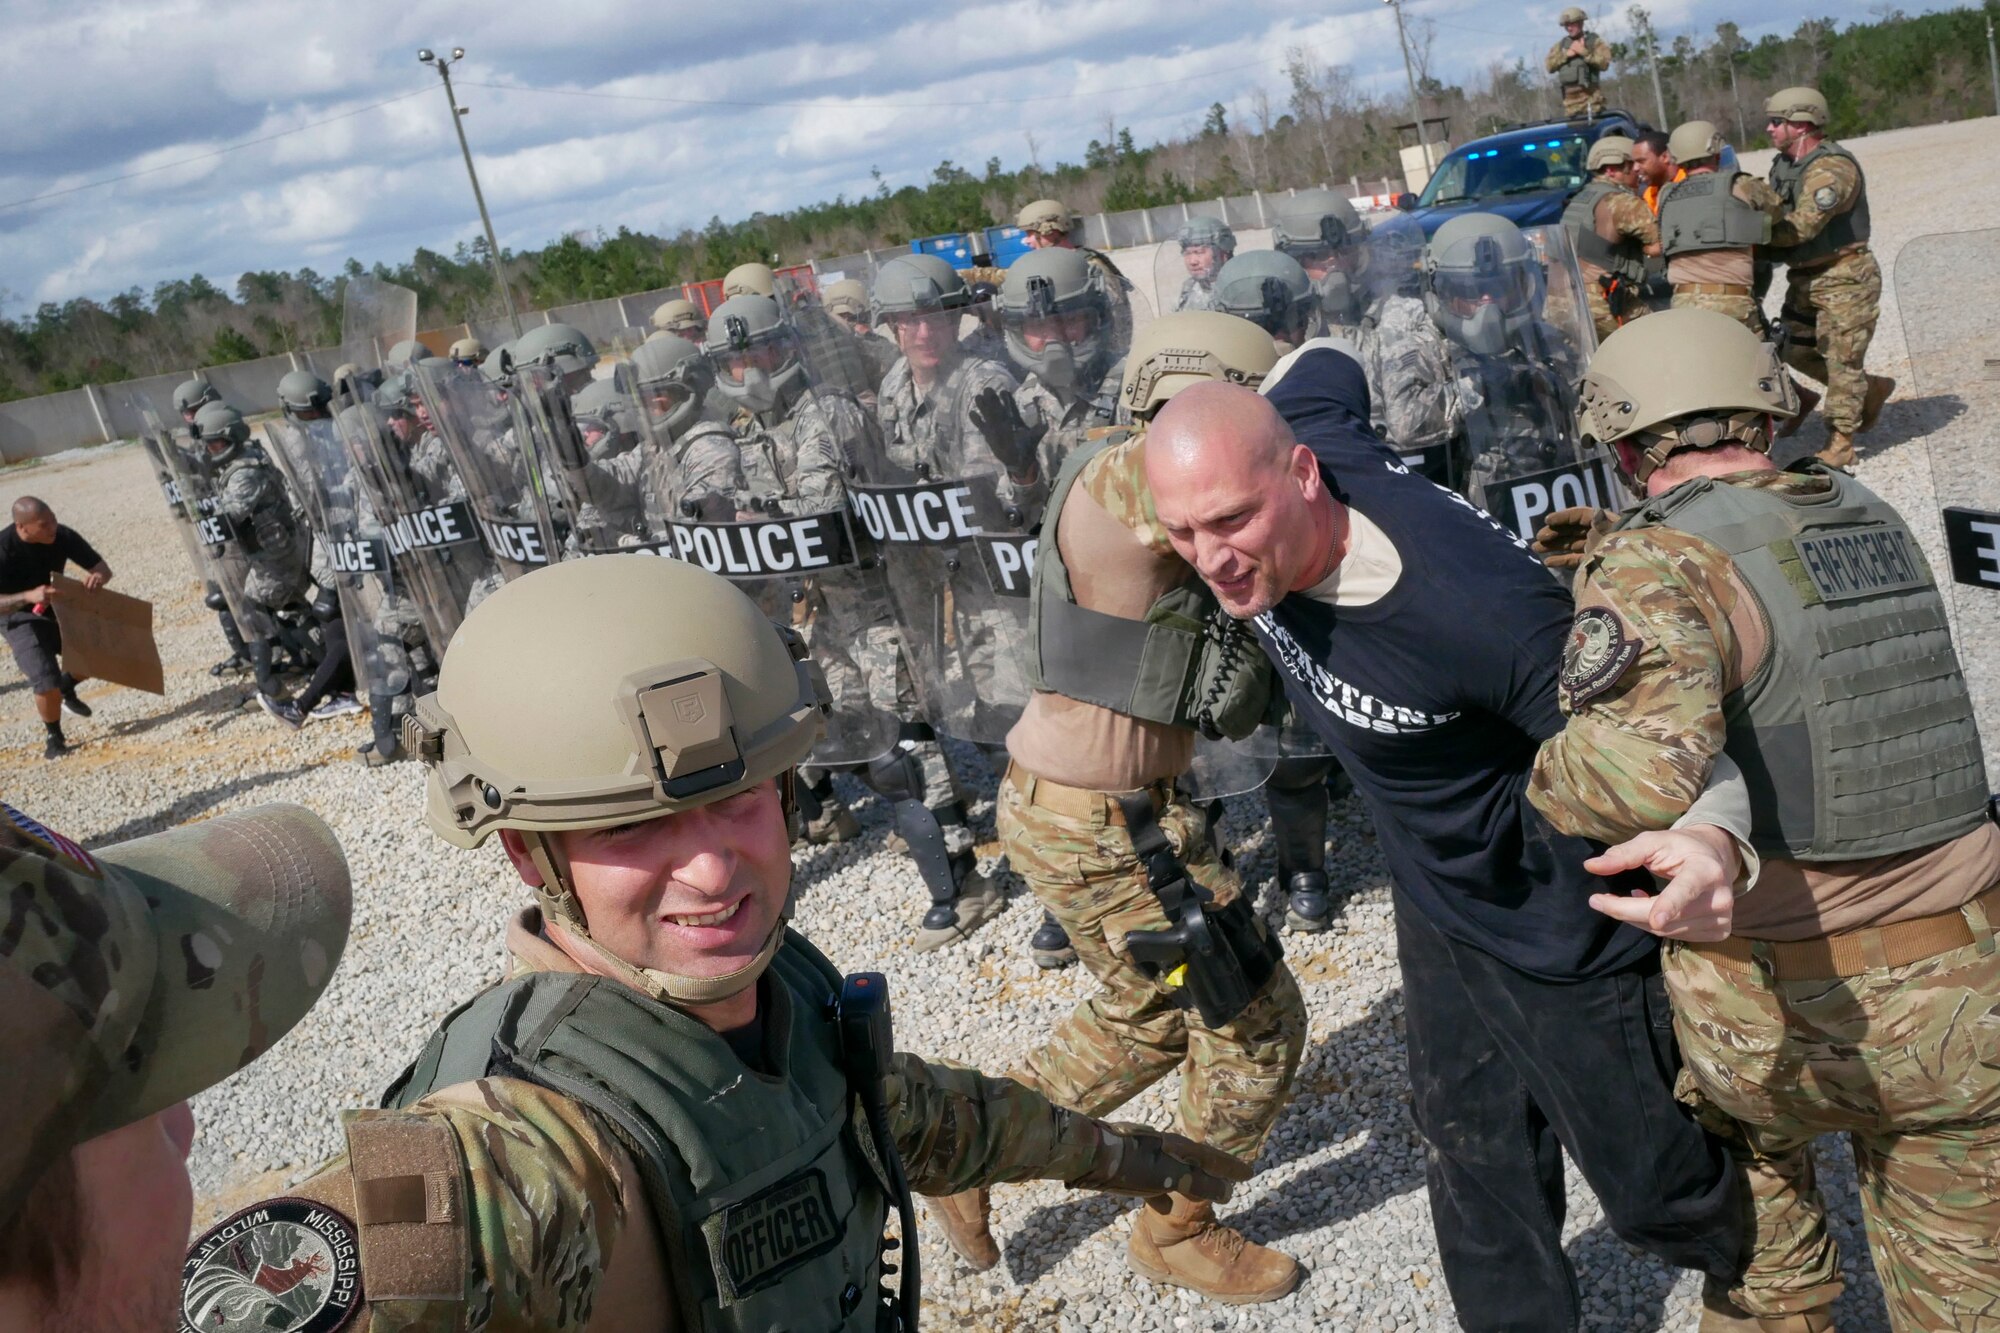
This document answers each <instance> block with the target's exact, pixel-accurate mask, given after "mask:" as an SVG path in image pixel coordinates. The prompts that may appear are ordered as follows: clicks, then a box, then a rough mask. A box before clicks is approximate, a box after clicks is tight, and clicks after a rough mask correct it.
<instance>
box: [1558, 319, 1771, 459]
mask: <svg viewBox="0 0 2000 1333" xmlns="http://www.w3.org/2000/svg"><path fill="white" fill-rule="evenodd" d="M1582 390H1583V412H1582V417H1583V429H1584V433H1585V434H1586V435H1588V436H1590V437H1591V438H1592V439H1595V440H1597V441H1598V442H1599V443H1601V444H1613V443H1616V442H1617V441H1620V440H1629V441H1630V442H1631V446H1632V447H1631V448H1629V449H1620V450H1617V451H1616V452H1617V453H1618V455H1619V461H1620V467H1621V468H1622V469H1623V470H1625V471H1627V472H1628V473H1630V474H1631V476H1632V479H1633V480H1634V481H1636V482H1638V483H1639V484H1640V485H1641V486H1643V485H1644V484H1645V482H1646V479H1647V478H1648V477H1650V476H1652V475H1653V473H1654V472H1655V471H1656V470H1658V468H1659V467H1660V465H1661V464H1663V463H1665V462H1666V461H1667V457H1668V455H1670V454H1672V453H1673V452H1674V451H1675V450H1676V449H1706V448H1712V447H1714V446H1715V445H1718V444H1722V443H1724V442H1725V441H1728V442H1731V443H1735V444H1740V445H1742V446H1743V447H1744V448H1746V449H1754V450H1756V451H1757V452H1759V453H1769V452H1770V449H1771V436H1770V432H1769V430H1768V428H1767V427H1768V423H1767V421H1766V418H1767V417H1768V416H1780V417H1789V416H1794V415H1796V414H1797V412H1798V410H1799V395H1798V390H1797V388H1796V387H1795V386H1794V385H1793V384H1792V379H1791V376H1789V375H1787V374H1786V373H1785V368H1784V366H1783V365H1782V364H1780V362H1779V361H1778V353H1777V350H1776V349H1775V348H1774V347H1772V346H1771V344H1770V343H1767V342H1765V341H1764V340H1763V339H1762V338H1759V337H1758V336H1757V335H1756V334H1754V333H1752V332H1751V331H1750V330H1749V329H1747V328H1745V327H1744V326H1743V325H1742V324H1740V323H1738V322H1737V321H1736V320H1733V319H1731V318H1730V317H1729V316H1727V315H1724V314H1719V313H1717V312H1716V311H1713V310H1699V309H1696V308H1694V307H1691V306H1683V307H1680V308H1679V309H1674V310H1662V311H1660V312H1659V313H1658V314H1654V315H1649V316H1647V317H1646V318H1645V319H1638V320H1634V321H1632V322H1631V323H1630V324H1627V325H1625V326H1624V327H1623V328H1621V329H1619V330H1618V331H1617V332H1616V333H1614V334H1612V335H1611V336H1610V337H1609V338H1606V339H1605V340H1604V345H1603V346H1601V347H1599V348H1598V349H1597V354H1596V355H1595V356H1593V357H1592V358H1591V359H1590V368H1589V369H1588V370H1586V371H1584V373H1583V385H1582Z"/></svg>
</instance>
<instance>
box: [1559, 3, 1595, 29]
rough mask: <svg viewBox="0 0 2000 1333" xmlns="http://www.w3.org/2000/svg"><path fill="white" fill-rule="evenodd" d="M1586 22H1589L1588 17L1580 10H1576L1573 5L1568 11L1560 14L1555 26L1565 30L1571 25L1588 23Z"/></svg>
mask: <svg viewBox="0 0 2000 1333" xmlns="http://www.w3.org/2000/svg"><path fill="white" fill-rule="evenodd" d="M1588 22H1590V15H1588V14H1586V13H1584V12H1583V11H1582V10H1581V9H1578V8H1577V7H1576V6H1575V5H1571V6H1570V7H1569V8H1568V9H1565V10H1564V11H1563V12H1562V17H1561V18H1559V19H1557V20H1556V24H1557V26H1559V27H1564V28H1567V27H1568V26H1569V25H1570V24H1572V23H1588Z"/></svg>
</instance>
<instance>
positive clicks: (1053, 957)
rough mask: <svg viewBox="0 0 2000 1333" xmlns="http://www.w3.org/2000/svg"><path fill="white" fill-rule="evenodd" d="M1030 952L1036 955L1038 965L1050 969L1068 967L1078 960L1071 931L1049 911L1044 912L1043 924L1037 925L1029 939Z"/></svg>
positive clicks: (1036, 964)
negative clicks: (1070, 940)
mask: <svg viewBox="0 0 2000 1333" xmlns="http://www.w3.org/2000/svg"><path fill="white" fill-rule="evenodd" d="M1028 952H1029V953H1030V954H1032V955H1033V956H1034V959H1035V966H1036V967H1044V968H1048V969H1050V970H1054V969H1055V968H1059V967H1068V966H1069V965H1070V964H1071V963H1074V962H1075V961H1076V946H1075V945H1073V944H1071V943H1070V942H1069V932H1068V931H1066V930H1064V929H1063V928H1062V926H1061V925H1060V924H1059V923H1058V922H1057V921H1056V918H1055V914H1054V913H1053V912H1049V911H1044V912H1043V913H1042V924H1041V925H1040V926H1038V927H1036V929H1035V934H1034V936H1033V938H1031V939H1030V940H1029V941H1028Z"/></svg>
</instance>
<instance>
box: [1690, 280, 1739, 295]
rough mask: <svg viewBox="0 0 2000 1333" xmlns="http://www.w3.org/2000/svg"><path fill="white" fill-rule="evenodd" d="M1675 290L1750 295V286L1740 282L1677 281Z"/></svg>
mask: <svg viewBox="0 0 2000 1333" xmlns="http://www.w3.org/2000/svg"><path fill="white" fill-rule="evenodd" d="M1674 292H1675V294H1676V295H1678V294H1679V293H1681V292H1689V293H1691V294H1693V295H1695V296H1748V295H1750V289H1749V287H1747V286H1745V285H1744V284H1742V283H1740V282H1677V283H1675V284H1674Z"/></svg>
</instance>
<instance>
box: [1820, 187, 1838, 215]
mask: <svg viewBox="0 0 2000 1333" xmlns="http://www.w3.org/2000/svg"><path fill="white" fill-rule="evenodd" d="M1839 202H1840V191H1838V190H1836V189H1834V188H1833V187H1832V186H1831V185H1822V186H1820V187H1819V188H1818V189H1817V190H1814V191H1813V203H1815V204H1816V205H1818V206H1819V210H1820V211H1821V212H1822V213H1824V212H1825V211H1826V210H1827V209H1829V208H1832V207H1833V206H1834V205H1835V204H1837V203H1839Z"/></svg>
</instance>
